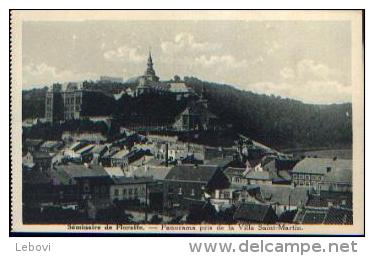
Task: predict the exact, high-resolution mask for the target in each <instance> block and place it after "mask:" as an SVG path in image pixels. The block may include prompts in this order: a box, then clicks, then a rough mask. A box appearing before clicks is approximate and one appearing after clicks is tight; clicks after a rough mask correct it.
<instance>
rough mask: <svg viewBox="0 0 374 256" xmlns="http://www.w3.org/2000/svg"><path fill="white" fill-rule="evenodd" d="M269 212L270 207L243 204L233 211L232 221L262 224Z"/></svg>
mask: <svg viewBox="0 0 374 256" xmlns="http://www.w3.org/2000/svg"><path fill="white" fill-rule="evenodd" d="M269 211H271V206H270V205H262V204H255V203H244V204H241V205H240V206H239V207H238V209H237V210H236V211H235V213H234V219H237V220H246V221H251V222H257V223H262V222H265V221H266V219H265V218H266V216H267V214H268V212H269Z"/></svg>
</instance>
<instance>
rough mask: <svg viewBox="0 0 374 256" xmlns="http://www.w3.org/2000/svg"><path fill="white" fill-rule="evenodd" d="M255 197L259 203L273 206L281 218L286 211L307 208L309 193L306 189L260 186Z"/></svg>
mask: <svg viewBox="0 0 374 256" xmlns="http://www.w3.org/2000/svg"><path fill="white" fill-rule="evenodd" d="M254 197H255V199H256V200H258V201H259V202H262V203H265V204H269V205H271V206H272V207H273V209H274V211H275V213H276V214H277V215H278V216H279V215H281V214H282V213H283V212H285V211H292V210H297V209H299V208H302V207H305V206H306V205H307V203H308V200H309V191H308V189H307V188H304V187H293V186H283V185H259V186H258V190H257V192H256V193H255V195H254Z"/></svg>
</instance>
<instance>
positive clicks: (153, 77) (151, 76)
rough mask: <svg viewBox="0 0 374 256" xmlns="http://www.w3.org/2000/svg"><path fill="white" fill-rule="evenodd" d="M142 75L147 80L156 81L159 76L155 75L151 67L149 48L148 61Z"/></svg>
mask: <svg viewBox="0 0 374 256" xmlns="http://www.w3.org/2000/svg"><path fill="white" fill-rule="evenodd" d="M144 76H145V77H146V78H147V80H149V81H158V80H159V77H158V76H156V72H155V70H154V69H153V60H152V54H151V50H149V56H148V61H147V69H146V71H145V72H144Z"/></svg>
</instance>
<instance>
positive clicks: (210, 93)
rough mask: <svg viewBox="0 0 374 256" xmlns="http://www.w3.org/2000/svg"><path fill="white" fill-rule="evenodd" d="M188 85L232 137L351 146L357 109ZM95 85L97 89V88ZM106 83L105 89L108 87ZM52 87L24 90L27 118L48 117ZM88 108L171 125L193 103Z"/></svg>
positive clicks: (151, 100) (101, 99)
mask: <svg viewBox="0 0 374 256" xmlns="http://www.w3.org/2000/svg"><path fill="white" fill-rule="evenodd" d="M184 80H185V82H186V84H187V85H188V86H189V87H191V88H193V89H194V90H195V92H197V93H198V94H200V93H201V92H202V88H204V90H205V97H206V98H207V99H208V102H209V109H210V110H211V111H212V112H213V113H215V114H216V115H217V116H218V117H219V118H220V122H221V123H223V124H226V125H228V124H231V127H232V134H234V133H240V134H243V135H246V136H249V137H250V138H252V139H254V140H256V141H259V142H261V143H263V144H265V145H269V146H271V147H274V148H276V149H278V150H282V149H308V148H333V149H339V148H350V147H351V144H352V105H351V104H350V103H347V104H331V105H313V104H304V103H303V102H301V101H297V100H292V99H284V98H281V97H275V96H267V95H260V94H256V93H252V92H249V91H243V90H238V89H236V88H234V87H233V86H230V85H225V84H218V83H212V82H205V81H201V80H199V79H197V78H194V77H185V78H184ZM93 86H94V85H93ZM102 86H103V85H100V86H99V88H100V87H101V88H103V87H102ZM45 92H46V88H42V89H33V90H29V91H23V98H22V103H23V105H22V114H23V119H26V118H29V117H43V116H44V99H45ZM94 98H95V100H90V101H89V103H88V104H87V105H85V106H83V109H85V112H86V115H107V114H111V115H112V116H113V117H114V118H115V122H116V123H117V124H118V125H125V126H133V127H136V126H167V125H170V124H171V123H172V122H173V120H174V118H175V116H176V115H178V114H179V113H180V112H181V111H182V110H183V109H184V108H185V106H186V105H187V104H188V102H187V101H186V100H183V101H176V100H175V97H172V96H168V95H163V96H141V97H138V98H131V97H129V96H126V95H124V96H122V98H121V99H119V100H117V101H116V100H114V99H113V98H111V97H108V96H107V94H105V95H96V96H95V97H94Z"/></svg>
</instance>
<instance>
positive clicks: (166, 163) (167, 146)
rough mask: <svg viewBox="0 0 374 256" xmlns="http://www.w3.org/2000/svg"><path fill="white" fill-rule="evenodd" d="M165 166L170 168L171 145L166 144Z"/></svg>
mask: <svg viewBox="0 0 374 256" xmlns="http://www.w3.org/2000/svg"><path fill="white" fill-rule="evenodd" d="M165 151H166V152H165V166H166V167H168V166H169V144H168V143H166V144H165Z"/></svg>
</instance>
